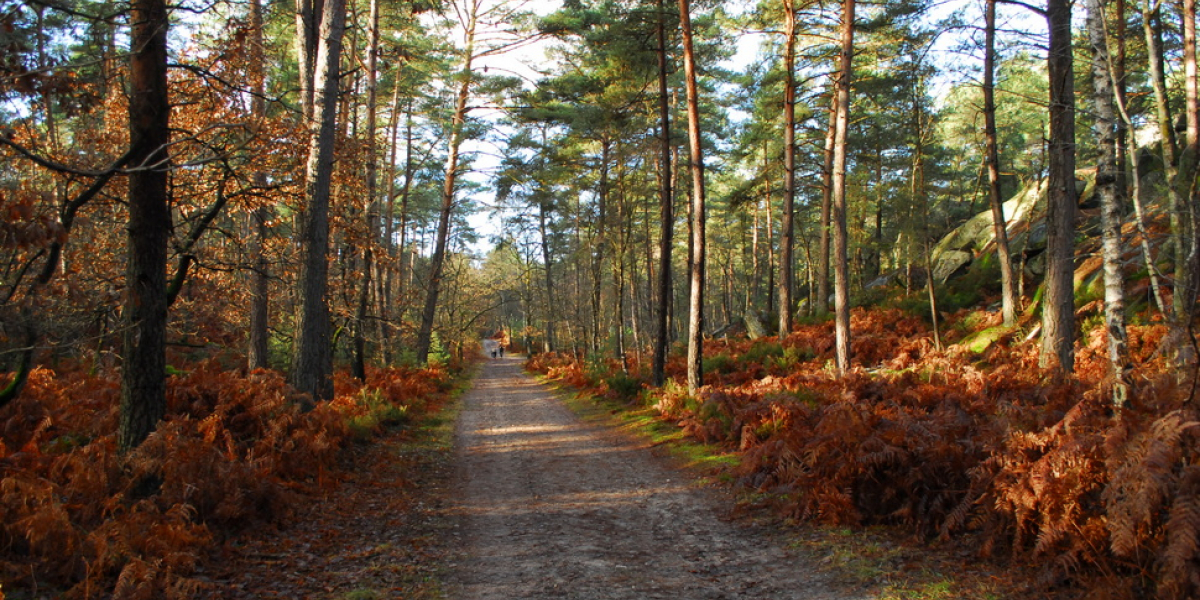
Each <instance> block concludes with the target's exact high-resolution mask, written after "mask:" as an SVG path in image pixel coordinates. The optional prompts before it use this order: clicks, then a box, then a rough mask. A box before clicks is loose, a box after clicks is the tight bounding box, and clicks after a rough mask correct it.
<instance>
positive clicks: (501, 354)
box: [497, 345, 504, 358]
mask: <svg viewBox="0 0 1200 600" xmlns="http://www.w3.org/2000/svg"><path fill="white" fill-rule="evenodd" d="M497 348H499V349H500V358H504V346H503V345H500V346H497Z"/></svg>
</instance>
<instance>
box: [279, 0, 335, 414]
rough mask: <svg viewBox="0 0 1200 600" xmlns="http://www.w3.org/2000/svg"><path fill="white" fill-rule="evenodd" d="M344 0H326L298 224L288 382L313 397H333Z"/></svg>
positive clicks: (318, 50)
mask: <svg viewBox="0 0 1200 600" xmlns="http://www.w3.org/2000/svg"><path fill="white" fill-rule="evenodd" d="M344 1H345V0H328V2H326V3H325V4H324V11H323V14H322V15H321V28H320V31H321V33H320V43H319V46H318V49H317V59H316V62H315V67H316V72H315V73H314V75H313V86H314V89H315V93H314V104H313V110H312V118H310V119H309V120H308V162H307V164H306V166H305V181H304V212H303V214H302V215H301V225H300V261H301V262H300V277H299V281H298V282H297V283H298V291H299V294H298V295H299V306H298V307H297V314H296V341H295V345H294V347H293V348H292V373H291V381H292V385H293V386H295V387H296V389H297V390H299V391H300V392H302V393H306V394H309V395H310V396H312V399H313V400H314V401H320V400H329V399H331V398H333V347H332V340H331V339H330V337H331V331H330V330H331V328H332V325H331V323H330V316H329V305H328V289H329V265H328V263H327V260H326V257H327V255H328V254H329V200H330V194H331V189H332V179H333V145H334V136H335V133H336V131H337V129H336V125H337V122H336V121H337V108H338V107H337V104H338V91H339V85H338V66H339V63H340V58H341V54H342V35H343V33H344V31H345V18H346V7H345V4H344Z"/></svg>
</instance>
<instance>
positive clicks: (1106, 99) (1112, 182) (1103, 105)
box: [1087, 0, 1128, 406]
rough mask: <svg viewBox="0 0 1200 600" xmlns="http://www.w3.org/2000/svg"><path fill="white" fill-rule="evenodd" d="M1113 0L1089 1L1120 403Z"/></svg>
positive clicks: (1123, 390) (1111, 346)
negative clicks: (1109, 9)
mask: <svg viewBox="0 0 1200 600" xmlns="http://www.w3.org/2000/svg"><path fill="white" fill-rule="evenodd" d="M1106 4H1107V0H1088V3H1087V9H1088V15H1087V18H1088V21H1087V26H1088V40H1089V42H1090V43H1091V46H1092V105H1093V111H1094V112H1095V115H1096V138H1097V141H1098V142H1099V146H1100V157H1099V162H1098V163H1097V164H1096V196H1097V197H1098V198H1100V219H1101V223H1102V225H1101V230H1102V232H1101V234H1102V239H1103V247H1104V252H1103V254H1104V321H1105V324H1106V326H1107V332H1108V359H1109V365H1110V367H1111V368H1112V374H1113V396H1112V400H1113V404H1116V405H1117V406H1120V405H1122V404H1124V403H1125V399H1126V397H1127V396H1128V386H1126V385H1125V383H1124V381H1123V380H1122V379H1121V377H1122V375H1123V374H1124V371H1125V364H1126V362H1127V361H1126V351H1125V348H1126V344H1127V342H1126V340H1127V336H1126V335H1125V289H1124V278H1123V277H1122V275H1121V221H1122V218H1121V207H1122V206H1123V205H1124V195H1125V194H1124V191H1125V190H1124V189H1123V188H1122V187H1121V186H1120V185H1119V183H1120V182H1119V179H1118V170H1117V157H1118V156H1119V153H1118V152H1117V126H1116V124H1117V120H1116V117H1115V112H1114V111H1113V88H1112V79H1110V78H1109V72H1108V68H1109V54H1108V36H1107V35H1106V32H1105V26H1104V9H1105V5H1106Z"/></svg>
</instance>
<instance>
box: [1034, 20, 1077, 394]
mask: <svg viewBox="0 0 1200 600" xmlns="http://www.w3.org/2000/svg"><path fill="white" fill-rule="evenodd" d="M1046 20H1047V22H1048V24H1049V27H1050V49H1049V52H1048V54H1047V61H1048V70H1049V77H1050V141H1049V146H1050V149H1049V157H1048V160H1049V177H1050V181H1049V200H1048V206H1047V208H1046V231H1047V233H1046V235H1047V240H1046V281H1045V293H1044V294H1043V301H1044V303H1045V304H1044V305H1043V307H1042V350H1041V358H1040V360H1041V364H1042V366H1043V367H1046V368H1050V369H1053V370H1056V371H1058V372H1060V373H1070V372H1071V371H1073V370H1074V368H1075V349H1074V346H1075V312H1074V311H1075V295H1074V286H1073V283H1074V274H1075V240H1074V236H1075V211H1076V194H1075V83H1074V81H1075V80H1074V70H1073V69H1074V66H1073V65H1074V60H1073V57H1072V54H1071V52H1072V50H1071V3H1070V0H1048V1H1047V3H1046Z"/></svg>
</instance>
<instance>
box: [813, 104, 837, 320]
mask: <svg viewBox="0 0 1200 600" xmlns="http://www.w3.org/2000/svg"><path fill="white" fill-rule="evenodd" d="M829 91H830V94H829V123H828V124H827V125H828V127H826V128H825V145H824V149H823V151H822V159H823V161H822V171H821V217H820V219H821V222H820V223H817V229H818V231H820V234H821V235H820V238H821V239H820V245H819V247H818V249H817V299H816V300H817V301H816V305H815V306H814V309H815V311H816V315H817V317H818V318H822V319H823V318H825V316H827V315H828V314H829V294H830V291H831V289H830V285H829V262H830V260H829V259H830V255H829V253H830V247H831V239H832V237H831V235H830V234H831V233H832V232H831V231H830V225H831V223H830V221H831V219H832V218H833V214H832V213H833V153H834V152H833V145H834V144H833V140H834V132H835V131H836V129H837V106H838V104H837V103H838V96H837V91H836V90H834V89H832V87H831V89H830V90H829Z"/></svg>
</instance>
